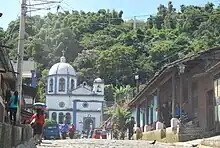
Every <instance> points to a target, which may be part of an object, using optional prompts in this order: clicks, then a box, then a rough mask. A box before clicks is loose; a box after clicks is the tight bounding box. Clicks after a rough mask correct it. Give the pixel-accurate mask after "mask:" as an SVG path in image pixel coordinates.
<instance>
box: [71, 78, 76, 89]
mask: <svg viewBox="0 0 220 148" xmlns="http://www.w3.org/2000/svg"><path fill="white" fill-rule="evenodd" d="M74 88H75V83H74V80H73V79H71V90H73V89H74Z"/></svg>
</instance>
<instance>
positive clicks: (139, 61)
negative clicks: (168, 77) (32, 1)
mask: <svg viewBox="0 0 220 148" xmlns="http://www.w3.org/2000/svg"><path fill="white" fill-rule="evenodd" d="M219 16H220V6H216V7H215V6H214V5H213V4H212V3H207V4H206V5H205V6H185V5H181V6H180V11H177V9H176V8H174V7H173V4H172V2H169V3H168V4H166V5H160V6H159V7H158V9H157V14H156V15H155V16H150V17H149V18H147V20H146V21H145V22H142V23H139V24H138V25H137V28H136V29H133V23H132V21H129V22H126V21H125V20H123V10H122V11H120V12H117V11H115V10H112V11H110V10H108V9H107V10H106V9H100V10H99V11H98V12H88V13H85V12H83V11H75V10H72V11H71V12H70V11H65V12H59V13H58V14H52V13H48V14H47V15H46V16H44V17H40V16H32V17H28V18H27V22H26V33H25V59H28V58H29V57H33V58H34V60H35V61H36V62H37V63H38V70H39V72H40V73H41V77H40V79H39V81H38V97H39V98H40V99H41V100H43V99H44V85H45V82H44V80H45V79H44V78H45V76H46V74H47V72H48V69H49V68H50V67H51V66H52V65H53V64H54V63H56V62H59V58H60V56H61V53H62V52H61V51H62V50H65V56H66V58H67V61H68V62H69V63H71V64H72V65H73V66H74V68H75V69H76V70H77V72H78V75H79V80H80V81H81V82H82V81H84V80H85V81H88V82H89V84H91V83H92V81H93V80H94V79H95V78H96V77H97V76H98V77H101V78H103V79H104V80H105V83H106V84H107V85H111V86H107V88H109V89H108V90H107V91H106V92H108V94H106V99H107V100H108V101H109V100H112V96H115V94H117V93H118V94H120V97H122V98H124V96H123V95H125V94H128V92H127V90H125V89H130V87H128V86H126V85H129V86H131V87H134V86H135V80H134V75H135V74H137V73H138V74H139V77H140V81H141V83H142V84H144V83H146V82H147V81H149V79H150V78H151V77H152V76H153V75H154V73H155V72H156V71H158V70H159V69H160V68H161V67H162V66H163V65H164V64H166V63H169V62H172V61H174V60H177V59H178V58H181V57H183V56H186V55H188V54H194V53H196V52H198V51H200V50H203V49H207V48H210V47H214V46H218V45H219V44H220V17H219ZM18 31H19V20H15V21H12V22H11V23H10V24H9V27H8V28H7V30H6V31H3V30H0V38H1V39H3V40H4V43H5V44H6V45H8V46H11V47H12V48H13V49H11V50H9V54H10V56H11V58H12V59H16V52H17V42H18ZM179 53H181V54H179ZM120 86H121V87H122V88H121V87H120ZM120 90H121V92H119V91H120ZM123 92H124V94H123Z"/></svg>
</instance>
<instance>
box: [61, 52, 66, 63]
mask: <svg viewBox="0 0 220 148" xmlns="http://www.w3.org/2000/svg"><path fill="white" fill-rule="evenodd" d="M64 54H65V51H64V50H62V55H63V56H62V57H60V63H66V58H65V56H64Z"/></svg>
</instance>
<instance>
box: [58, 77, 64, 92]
mask: <svg viewBox="0 0 220 148" xmlns="http://www.w3.org/2000/svg"><path fill="white" fill-rule="evenodd" d="M59 91H61V92H63V91H65V79H64V78H60V79H59Z"/></svg>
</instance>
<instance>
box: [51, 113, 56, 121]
mask: <svg viewBox="0 0 220 148" xmlns="http://www.w3.org/2000/svg"><path fill="white" fill-rule="evenodd" d="M52 120H54V121H56V122H57V113H56V112H53V113H52Z"/></svg>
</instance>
